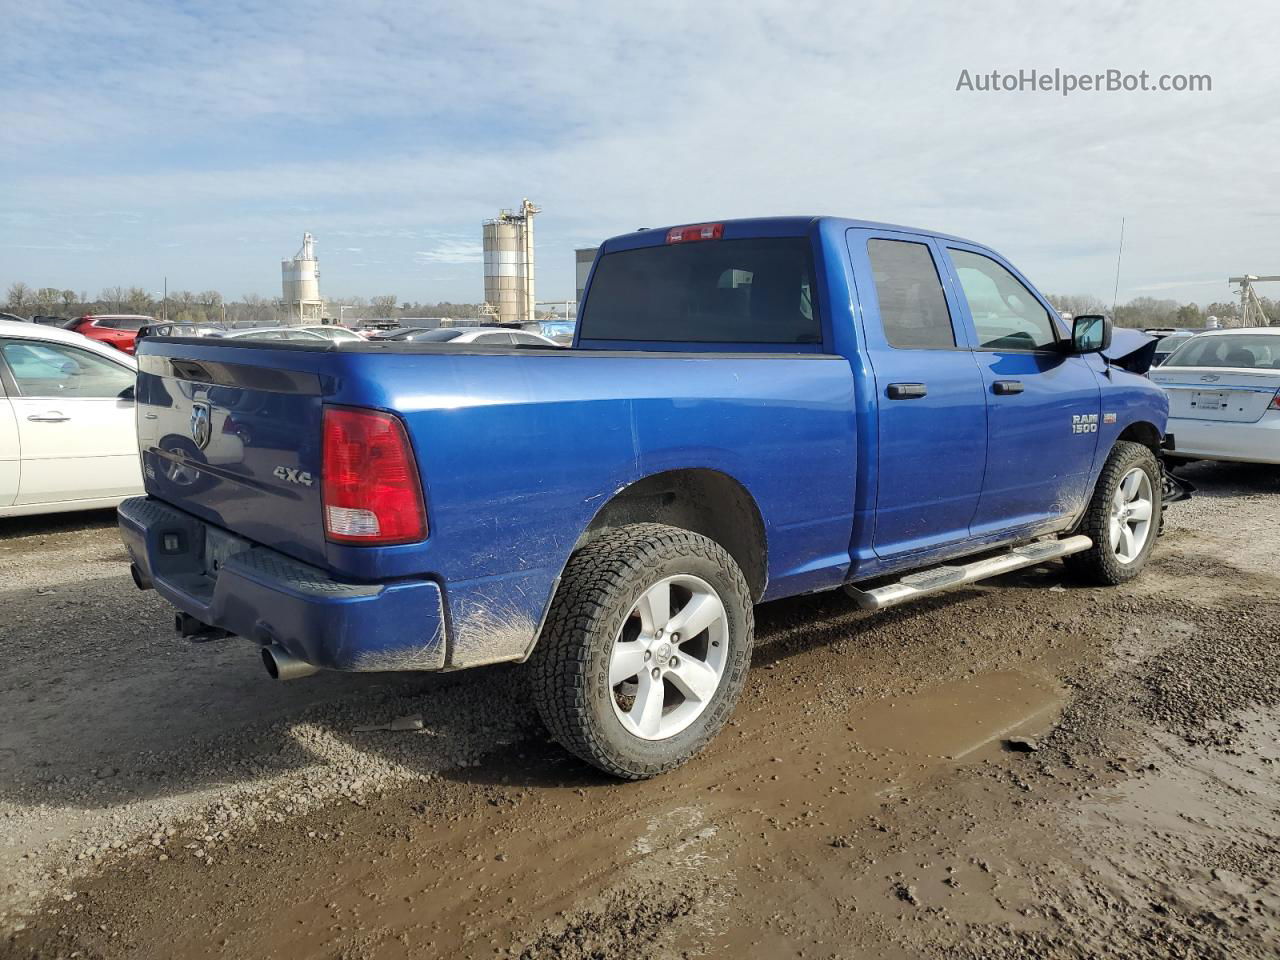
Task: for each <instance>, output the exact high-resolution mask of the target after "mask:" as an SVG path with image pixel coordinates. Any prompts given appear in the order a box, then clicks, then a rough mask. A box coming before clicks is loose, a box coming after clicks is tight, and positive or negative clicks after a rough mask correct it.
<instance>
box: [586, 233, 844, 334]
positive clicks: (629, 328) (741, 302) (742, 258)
mask: <svg viewBox="0 0 1280 960" xmlns="http://www.w3.org/2000/svg"><path fill="white" fill-rule="evenodd" d="M814 289H815V283H814V275H813V253H812V250H811V247H810V244H809V241H808V240H805V239H803V238H800V237H767V238H757V239H748V240H709V241H705V242H701V243H683V244H668V245H665V246H661V247H642V248H640V249H636V250H621V251H618V252H616V253H607V254H605V255H604V256H602V257H601V258H600V262H599V263H598V264H597V265H596V269H595V274H594V275H593V276H592V279H591V289H590V291H589V292H588V294H587V298H586V303H585V304H583V308H582V312H581V317H580V319H579V321H578V325H579V330H580V337H581V338H582V339H583V340H651V341H670V342H673V343H778V344H786V343H793V344H799V343H820V342H821V341H822V331H821V327H820V325H819V319H818V311H817V307H816V305H815V303H814Z"/></svg>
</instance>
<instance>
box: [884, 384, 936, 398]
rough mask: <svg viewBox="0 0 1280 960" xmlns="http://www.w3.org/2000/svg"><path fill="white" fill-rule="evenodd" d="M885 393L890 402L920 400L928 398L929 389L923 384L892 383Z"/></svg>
mask: <svg viewBox="0 0 1280 960" xmlns="http://www.w3.org/2000/svg"><path fill="white" fill-rule="evenodd" d="M885 393H886V394H887V395H888V397H889V399H890V400H918V399H919V398H920V397H924V396H928V394H929V388H928V387H927V386H925V385H924V384H923V383H891V384H889V387H888V389H887V390H885Z"/></svg>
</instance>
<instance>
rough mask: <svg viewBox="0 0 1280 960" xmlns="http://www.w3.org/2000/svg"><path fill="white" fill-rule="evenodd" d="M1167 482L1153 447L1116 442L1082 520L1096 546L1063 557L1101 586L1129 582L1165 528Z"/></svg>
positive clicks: (1071, 568)
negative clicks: (1162, 522) (1163, 497)
mask: <svg viewBox="0 0 1280 960" xmlns="http://www.w3.org/2000/svg"><path fill="white" fill-rule="evenodd" d="M1162 482H1163V477H1162V476H1161V473H1160V464H1159V462H1158V461H1157V460H1156V457H1155V454H1154V453H1152V452H1151V450H1150V448H1149V447H1145V446H1143V445H1142V444H1140V443H1134V442H1132V441H1129V440H1121V441H1119V442H1118V443H1116V445H1115V446H1114V447H1112V448H1111V455H1110V456H1108V457H1107V462H1106V464H1105V465H1104V466H1103V468H1102V473H1101V474H1099V476H1098V483H1097V486H1095V487H1094V489H1093V498H1092V499H1091V500H1090V501H1089V506H1088V508H1087V509H1086V510H1085V515H1084V518H1083V519H1082V520H1081V521H1080V527H1079V532H1080V533H1083V534H1085V535H1086V536H1088V537H1090V538H1092V540H1093V546H1092V547H1090V548H1089V549H1088V550H1086V551H1084V552H1083V553H1077V554H1073V555H1071V556H1069V557H1066V558H1064V560H1063V563H1065V564H1066V566H1067V569H1068V570H1069V571H1071V573H1072V574H1074V575H1075V576H1076V577H1078V578H1079V579H1080V580H1083V581H1084V582H1086V583H1092V584H1097V585H1100V586H1115V585H1116V584H1121V583H1125V582H1127V581H1129V580H1132V579H1133V578H1134V577H1136V576H1137V575H1138V574H1139V573H1141V572H1142V568H1143V567H1145V566H1146V565H1147V560H1148V559H1149V558H1150V556H1151V551H1152V549H1153V548H1154V547H1155V543H1156V536H1157V535H1158V534H1159V531H1160V520H1161V517H1162V514H1163V509H1164V504H1163V501H1162V500H1161V491H1162Z"/></svg>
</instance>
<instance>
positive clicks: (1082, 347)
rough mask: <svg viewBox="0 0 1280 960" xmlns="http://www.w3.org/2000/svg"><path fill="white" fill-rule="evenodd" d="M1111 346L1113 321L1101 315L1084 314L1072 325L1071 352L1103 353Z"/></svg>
mask: <svg viewBox="0 0 1280 960" xmlns="http://www.w3.org/2000/svg"><path fill="white" fill-rule="evenodd" d="M1109 346H1111V320H1110V319H1109V318H1107V317H1104V316H1103V315H1102V314H1100V313H1082V314H1080V316H1078V317H1076V318H1075V320H1073V321H1072V323H1071V352H1072V353H1074V354H1082V353H1101V352H1102V351H1103V350H1105V349H1107V347H1109Z"/></svg>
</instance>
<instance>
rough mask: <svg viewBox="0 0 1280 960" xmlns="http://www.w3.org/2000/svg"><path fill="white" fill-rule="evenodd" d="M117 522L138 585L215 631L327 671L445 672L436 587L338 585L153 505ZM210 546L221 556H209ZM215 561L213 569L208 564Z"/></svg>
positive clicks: (133, 509) (420, 583)
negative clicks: (277, 647) (283, 652)
mask: <svg viewBox="0 0 1280 960" xmlns="http://www.w3.org/2000/svg"><path fill="white" fill-rule="evenodd" d="M119 523H120V535H121V537H122V539H123V540H124V544H125V546H126V547H127V548H128V550H129V554H130V556H131V557H132V558H133V562H134V565H135V566H136V568H137V575H138V578H139V580H140V585H141V586H143V587H154V588H155V590H156V592H157V593H159V594H160V595H161V596H162V597H164V598H165V599H166V600H168V601H169V603H171V604H173V606H175V607H177V608H178V609H179V610H181V611H183V612H184V613H187V614H190V615H191V616H192V617H195V618H196V619H197V620H199V621H201V622H202V623H205V624H208V625H209V626H211V627H216V628H218V629H221V630H225V631H227V632H228V633H234V634H238V635H240V636H243V637H248V638H249V639H251V640H253V641H255V642H256V643H259V644H262V645H266V644H271V643H275V644H279V645H280V646H281V647H283V648H284V649H285V650H286V651H288V652H289V653H291V654H292V655H293V656H295V657H298V658H299V659H301V660H304V661H306V662H307V663H310V664H312V665H314V666H317V667H323V668H325V669H328V670H352V671H378V670H438V669H440V668H442V667H443V666H444V665H445V653H446V636H447V635H446V627H445V615H444V602H443V595H442V594H441V591H440V586H439V584H437V583H435V582H433V581H430V580H397V581H395V582H392V583H345V582H342V581H338V580H334V579H332V577H330V575H329V574H328V573H327V572H325V571H324V570H321V569H319V568H318V567H313V566H309V565H307V564H304V563H300V562H298V561H297V560H294V559H292V558H291V557H286V556H285V555H284V554H282V553H278V552H277V551H275V550H270V549H268V548H266V547H263V546H259V545H257V544H253V543H251V542H249V541H247V540H243V539H240V538H237V537H234V536H233V535H230V534H228V533H226V532H225V531H222V530H220V529H217V528H212V527H211V526H210V525H209V524H206V523H205V522H204V521H202V520H199V519H197V518H196V517H193V516H192V515H191V514H188V513H184V512H183V511H181V510H178V509H175V508H174V507H171V506H169V505H168V504H165V503H163V502H161V501H159V500H155V499H153V498H151V497H133V498H131V499H129V500H125V501H124V502H123V503H121V504H120V507H119ZM210 530H214V531H215V532H214V533H213V534H212V538H211V537H210V535H209V531H210ZM210 539H214V540H216V544H217V549H216V551H206V546H205V545H206V542H207V541H208V540H210ZM211 555H216V557H217V558H218V560H217V563H216V564H213V563H212V562H211V561H206V557H207V556H211ZM207 563H208V564H209V566H211V567H216V568H215V569H209V570H206V564H207Z"/></svg>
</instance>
